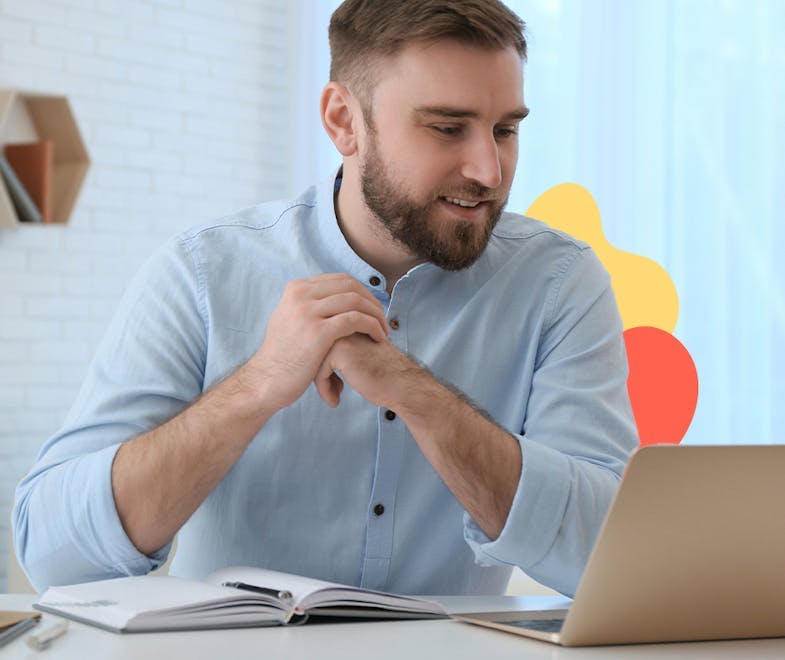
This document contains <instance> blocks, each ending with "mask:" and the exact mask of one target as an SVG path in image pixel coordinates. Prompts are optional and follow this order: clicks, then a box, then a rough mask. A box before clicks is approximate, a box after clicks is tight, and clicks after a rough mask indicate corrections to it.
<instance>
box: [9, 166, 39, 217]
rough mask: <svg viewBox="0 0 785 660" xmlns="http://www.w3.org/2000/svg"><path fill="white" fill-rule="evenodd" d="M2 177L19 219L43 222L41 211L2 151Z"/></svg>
mask: <svg viewBox="0 0 785 660" xmlns="http://www.w3.org/2000/svg"><path fill="white" fill-rule="evenodd" d="M0 179H2V181H3V183H5V188H6V190H7V191H8V196H9V197H10V198H11V203H12V204H13V205H14V209H15V210H16V215H17V217H18V218H19V220H20V221H21V222H41V212H40V211H39V210H38V207H37V206H36V205H35V202H34V201H33V200H32V199H31V198H30V195H29V194H28V193H27V190H26V189H25V187H24V186H23V185H22V182H21V181H20V180H19V177H18V176H16V172H14V168H13V167H11V164H10V163H9V162H8V161H7V160H6V157H5V156H4V155H3V154H2V153H0Z"/></svg>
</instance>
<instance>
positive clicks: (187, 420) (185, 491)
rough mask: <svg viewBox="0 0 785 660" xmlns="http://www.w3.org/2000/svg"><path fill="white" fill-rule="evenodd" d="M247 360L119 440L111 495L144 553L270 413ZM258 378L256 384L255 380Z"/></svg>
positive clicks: (163, 538) (167, 533)
mask: <svg viewBox="0 0 785 660" xmlns="http://www.w3.org/2000/svg"><path fill="white" fill-rule="evenodd" d="M248 369H250V367H249V366H248V365H246V366H244V367H241V368H240V369H239V370H238V371H237V372H235V374H233V375H232V376H230V377H229V378H227V379H226V380H224V381H223V382H221V383H219V384H218V385H216V386H215V387H214V388H213V389H212V390H210V391H209V392H207V393H205V394H204V395H203V396H202V397H200V398H199V399H198V400H197V401H196V402H194V403H193V404H192V405H191V406H189V407H188V408H186V409H185V410H184V411H183V412H181V413H180V414H179V415H177V416H176V417H174V418H172V419H171V420H169V421H168V422H166V423H165V424H163V425H161V426H159V427H158V428H156V429H154V430H152V431H149V432H147V433H145V434H143V435H140V436H138V437H136V438H134V439H133V440H130V441H128V442H126V443H125V444H123V446H122V447H121V448H120V449H119V451H118V452H117V454H116V456H115V460H114V463H113V464H112V492H113V495H114V500H115V505H116V507H117V512H118V515H119V517H120V521H121V522H122V525H123V528H124V530H125V532H126V534H127V535H128V537H129V538H130V539H131V541H132V542H133V543H134V545H135V546H136V547H137V548H138V549H139V550H140V551H141V552H143V553H145V554H150V553H152V552H155V551H156V550H158V549H159V548H161V547H162V546H164V545H165V544H166V543H168V542H169V541H170V540H171V538H172V537H173V536H174V534H175V533H176V532H177V530H178V529H179V528H180V527H181V526H182V525H183V524H184V523H185V522H186V521H187V520H188V518H189V517H190V516H191V514H192V513H193V512H194V511H195V510H196V509H197V508H198V507H199V505H200V504H201V503H202V502H203V501H204V499H205V498H206V497H207V496H208V495H209V494H210V491H212V489H213V488H214V487H215V486H216V485H217V484H218V483H219V482H220V481H221V479H223V477H224V476H225V475H226V473H227V472H228V471H229V470H230V469H231V467H232V465H234V463H235V462H236V461H237V459H238V458H239V457H240V455H241V454H242V453H243V451H244V450H245V448H246V447H247V446H248V444H249V443H250V441H251V440H252V439H253V437H254V436H255V435H256V433H257V432H258V431H259V429H261V428H262V426H264V424H265V423H266V421H267V420H268V419H269V418H270V416H272V414H273V413H274V412H275V408H271V407H270V406H267V405H265V403H264V401H265V395H264V392H263V391H262V388H261V387H252V386H250V385H249V383H250V380H251V379H248V378H247V377H246V376H247V373H246V372H247V370H248ZM257 382H258V381H257Z"/></svg>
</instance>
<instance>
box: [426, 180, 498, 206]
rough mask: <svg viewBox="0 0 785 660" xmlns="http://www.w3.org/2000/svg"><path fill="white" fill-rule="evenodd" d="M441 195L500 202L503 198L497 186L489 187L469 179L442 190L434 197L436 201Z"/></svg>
mask: <svg viewBox="0 0 785 660" xmlns="http://www.w3.org/2000/svg"><path fill="white" fill-rule="evenodd" d="M440 197H457V198H459V199H463V198H467V197H468V198H470V199H482V200H483V201H486V202H500V201H502V198H501V197H500V196H499V191H498V190H497V189H495V188H488V187H487V186H484V185H482V184H481V183H478V182H476V181H468V182H466V183H464V184H462V185H461V186H456V187H454V188H449V189H445V190H443V191H441V192H440V193H439V194H438V195H436V196H435V197H434V201H436V200H437V199H439V198H440Z"/></svg>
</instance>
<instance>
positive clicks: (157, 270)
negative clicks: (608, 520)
mask: <svg viewBox="0 0 785 660" xmlns="http://www.w3.org/2000/svg"><path fill="white" fill-rule="evenodd" d="M333 187H334V184H333V180H330V181H328V182H326V183H325V184H323V185H321V186H318V187H311V188H309V189H308V190H306V191H305V193H304V194H303V195H301V196H300V197H299V198H297V199H296V200H294V201H291V202H272V203H266V204H261V205H259V206H256V207H253V208H250V209H247V210H245V211H242V212H240V213H238V214H236V215H232V216H229V217H226V218H223V219H221V220H219V221H217V222H214V223H212V224H209V225H207V226H203V227H200V228H197V229H194V230H191V231H188V232H186V233H184V234H182V235H180V236H178V237H176V238H174V239H172V240H170V241H169V242H168V243H167V244H166V245H165V246H164V247H163V248H162V249H161V250H159V251H158V252H157V253H156V254H155V255H154V256H153V257H152V258H151V259H150V260H149V261H148V262H147V263H146V265H145V266H144V267H143V268H142V269H141V271H140V273H139V274H138V276H137V277H136V278H135V280H134V281H133V282H132V284H131V285H130V287H129V289H128V290H127V292H126V294H125V296H124V299H123V301H122V304H121V305H120V308H119V311H118V312H117V314H116V316H115V318H114V320H113V321H112V323H111V325H110V327H109V330H108V332H107V334H106V337H105V338H104V340H103V342H102V343H101V345H100V347H99V348H98V351H97V354H96V356H95V358H94V361H93V363H92V365H91V367H90V369H89V373H88V375H87V378H86V381H85V383H84V385H83V387H82V389H81V391H80V393H79V395H78V397H77V399H76V402H75V404H74V406H73V408H72V410H71V412H70V413H69V415H68V417H67V419H66V421H65V423H64V425H63V427H62V428H61V430H60V431H59V432H58V433H57V434H56V435H55V436H54V437H52V438H51V439H50V440H49V441H48V442H47V443H46V444H45V445H44V447H43V448H42V450H41V452H40V454H39V456H38V458H37V460H36V463H35V465H34V466H33V468H32V469H31V471H30V473H29V474H28V475H27V476H26V477H25V478H24V479H23V480H22V482H21V483H20V484H19V486H18V488H17V491H16V502H15V506H14V512H13V525H14V534H15V542H16V548H17V554H18V556H19V558H20V560H21V562H22V565H23V566H24V568H25V570H26V572H27V574H28V576H29V577H30V579H31V581H32V583H33V585H34V586H35V587H36V588H37V589H39V590H42V589H44V588H45V587H47V586H48V585H50V584H63V583H71V582H81V581H86V580H94V579H102V578H109V577H115V576H122V575H131V574H143V573H146V572H148V571H150V570H152V569H154V568H156V567H157V566H159V565H160V564H161V563H162V562H163V561H164V560H165V558H166V556H167V553H168V551H169V548H168V547H166V548H163V549H162V550H161V551H160V552H158V553H156V554H155V555H154V556H146V555H144V554H142V553H140V552H139V551H138V550H137V549H136V548H135V547H134V545H133V544H132V543H131V541H130V540H129V538H128V536H127V535H126V534H125V532H124V531H123V528H122V525H121V523H120V520H119V518H118V514H117V511H116V509H115V505H114V500H113V497H112V489H111V481H110V471H111V465H112V460H113V459H114V456H115V453H116V452H117V449H118V448H119V447H120V445H121V444H122V443H123V442H125V441H126V440H129V439H131V438H133V437H135V436H137V435H139V434H141V433H143V432H145V431H147V430H149V429H153V428H155V427H157V426H159V425H160V424H162V423H163V422H165V421H167V420H169V419H170V418H172V417H173V416H175V415H177V414H178V413H179V412H180V411H181V410H183V408H184V407H185V406H187V405H188V404H189V403H190V402H192V401H193V400H194V399H195V398H197V397H198V396H199V395H200V394H201V393H202V392H204V391H205V390H207V389H209V388H210V387H212V386H213V385H215V384H216V383H217V382H219V381H220V380H221V379H222V378H224V377H225V376H227V375H229V374H231V373H232V372H233V371H234V370H235V369H237V367H238V366H239V365H241V364H242V363H243V362H245V361H246V360H248V358H250V357H251V356H252V355H253V354H254V353H255V352H256V350H257V349H258V348H259V346H260V345H261V343H262V340H263V338H264V333H265V327H266V324H267V321H268V319H269V317H270V315H271V313H272V312H273V310H274V309H275V307H276V306H277V304H278V302H279V300H280V298H281V295H282V292H283V288H284V286H285V285H286V283H287V282H289V281H290V280H294V279H298V278H304V277H309V276H313V275H317V274H320V273H329V272H346V273H349V274H350V275H352V276H353V277H355V278H356V279H357V280H359V281H360V282H363V283H364V284H365V285H366V286H367V287H368V288H369V290H370V291H372V293H373V294H374V295H375V296H376V297H377V298H378V300H379V301H381V303H382V305H383V306H384V308H385V310H386V313H387V317H388V319H397V321H398V323H399V326H398V329H397V330H393V331H392V332H391V334H390V339H391V341H392V342H393V343H394V344H395V345H396V346H397V347H398V348H400V350H402V351H405V352H406V353H409V354H411V355H412V356H414V357H415V358H416V359H418V360H420V361H421V362H423V363H424V364H425V365H427V366H428V368H429V369H430V370H431V371H432V372H433V374H434V375H435V376H437V377H438V378H439V379H441V380H443V381H445V382H447V383H450V384H452V385H454V386H455V387H457V388H459V389H460V390H462V391H463V392H465V393H466V394H467V395H468V396H469V397H470V398H471V399H472V400H473V401H474V402H475V403H476V404H477V405H478V406H480V407H481V408H483V409H484V410H486V411H487V412H488V413H489V414H490V415H491V416H492V417H493V419H494V420H496V422H497V423H498V424H499V425H500V426H502V427H503V428H505V429H507V430H508V431H509V432H510V433H512V434H514V435H515V436H516V437H517V439H518V441H519V442H520V446H521V451H522V457H523V469H522V474H521V478H520V482H519V485H518V489H517V493H516V495H515V499H514V502H513V505H512V509H511V511H510V514H509V517H508V519H507V523H506V525H505V527H504V529H503V531H502V533H501V535H500V536H499V537H498V538H497V539H496V540H494V541H491V540H489V539H488V538H487V537H486V536H485V535H484V534H483V532H482V531H481V530H480V529H479V527H478V526H477V525H476V524H475V522H474V521H473V520H472V519H471V517H470V516H469V515H468V514H467V513H466V512H465V511H464V509H463V507H462V506H461V504H460V503H459V502H458V501H457V500H456V499H455V498H454V497H453V495H452V494H451V493H450V491H449V490H448V489H447V488H446V487H445V485H444V484H443V483H442V481H441V479H440V478H439V476H438V474H437V473H436V472H435V471H434V469H433V468H432V467H431V465H430V464H429V463H428V461H427V460H426V459H425V458H424V457H423V455H422V453H421V452H420V450H419V448H418V446H417V443H416V442H415V441H414V439H413V438H412V436H411V434H410V433H409V432H408V430H407V428H406V426H405V425H404V423H403V422H402V421H401V420H400V418H394V419H388V417H387V416H386V415H385V412H386V411H385V410H382V409H379V408H377V407H375V406H373V405H372V404H370V403H368V402H366V401H365V400H364V399H362V398H361V397H360V396H359V395H358V394H357V393H355V392H353V391H351V390H350V389H349V388H348V386H347V388H346V390H345V391H344V393H343V396H342V399H341V404H340V406H339V407H338V408H337V409H331V408H330V407H329V406H327V405H326V404H325V403H323V402H322V400H321V399H320V398H319V396H318V394H317V393H316V390H315V388H314V386H313V385H312V386H311V387H310V388H309V389H308V390H307V391H306V393H305V394H304V395H303V396H302V397H301V398H300V399H299V400H298V401H297V402H296V403H295V404H293V405H292V406H290V407H288V408H286V409H284V410H281V411H279V412H278V413H277V414H276V415H274V416H273V417H272V418H271V419H270V420H269V422H268V423H267V424H266V425H265V426H264V428H262V429H261V430H260V431H259V433H258V434H257V435H256V437H255V438H254V439H253V441H252V442H251V444H250V445H249V446H248V448H247V449H246V450H245V452H244V454H243V455H242V456H241V458H240V459H239V460H238V461H237V463H236V464H235V465H234V467H233V468H232V469H231V470H230V471H229V473H228V474H227V475H226V476H225V478H224V479H223V480H222V481H221V482H220V483H219V484H218V485H217V486H216V488H215V489H214V490H213V491H212V492H211V493H210V495H209V496H208V497H207V499H206V500H205V501H204V502H203V503H202V505H201V506H200V507H199V508H198V509H197V510H196V512H195V513H194V514H193V515H192V516H191V518H190V519H189V520H188V522H187V523H186V524H185V525H184V526H183V528H182V529H181V530H180V532H179V535H178V550H177V553H176V556H175V558H174V561H173V563H172V566H171V573H172V574H175V575H180V576H184V577H192V578H200V577H203V576H205V575H206V574H208V573H210V572H211V571H213V570H215V569H218V568H221V567H224V566H231V565H256V566H264V567H269V568H273V569H277V570H282V571H288V572H291V573H299V574H303V575H309V576H315V577H319V578H323V579H327V580H332V581H336V582H342V583H347V584H355V585H361V586H363V587H369V588H375V589H384V590H389V591H395V592H400V593H415V594H416V593H430V594H496V593H503V591H504V589H505V587H506V584H507V581H508V578H509V575H510V571H511V567H512V566H514V565H517V566H520V567H521V568H522V569H523V570H524V571H526V572H527V573H528V574H529V575H531V576H532V577H534V578H536V579H537V580H540V581H541V582H543V583H545V584H548V585H550V586H552V587H554V588H556V589H558V590H559V591H561V592H563V593H566V594H572V593H573V592H574V590H575V587H576V585H577V582H578V579H579V577H580V575H581V572H582V570H583V568H584V565H585V562H586V561H587V558H588V555H589V552H590V550H591V547H592V545H593V542H594V540H595V538H596V535H597V533H598V531H599V527H600V525H601V523H602V520H603V517H604V515H605V513H606V510H607V508H608V506H609V504H610V501H611V499H612V497H613V495H614V493H615V492H616V489H617V486H618V481H619V478H620V474H621V472H622V470H623V468H624V465H625V463H626V461H627V459H628V457H629V454H630V452H631V451H632V449H633V448H634V447H635V446H636V444H637V436H636V432H635V426H634V421H633V417H632V413H631V409H630V404H629V399H628V396H627V389H626V379H627V363H626V354H625V349H624V343H623V340H622V334H621V333H622V326H621V321H620V318H619V314H618V311H617V308H616V303H615V300H614V296H613V293H612V290H611V288H610V282H609V276H608V274H607V273H606V272H605V270H604V269H603V268H602V266H601V265H600V263H599V262H598V260H597V258H596V257H595V255H594V253H593V252H592V250H591V249H590V248H589V247H588V246H586V245H585V244H583V243H581V242H579V241H577V240H575V239H573V238H570V237H569V236H566V235H565V234H563V233H560V232H558V231H555V230H553V229H550V228H549V227H547V226H546V225H544V224H542V223H540V222H537V221H535V220H532V219H529V218H526V217H523V216H520V215H514V214H511V213H505V214H504V216H503V217H502V219H501V220H500V222H499V224H498V225H497V227H496V229H495V231H494V232H493V236H492V238H491V240H490V243H489V244H488V247H487V249H486V251H485V253H484V254H483V255H482V257H481V258H480V259H479V260H478V261H477V262H476V263H475V264H474V265H472V266H471V267H470V268H467V269H465V270H463V271H459V272H447V271H444V270H441V269H439V268H438V267H436V266H434V265H432V264H423V265H420V266H417V267H416V268H413V269H412V270H411V271H410V272H408V273H407V274H406V275H405V276H404V277H403V278H401V280H400V281H399V282H397V283H396V285H395V287H394V289H393V292H392V295H388V294H387V293H386V282H385V279H384V277H383V276H382V274H381V273H379V272H378V271H376V270H374V269H373V268H372V267H371V266H369V265H368V264H367V263H365V262H364V261H363V260H362V259H360V258H359V257H358V256H357V255H356V254H355V253H354V252H353V251H352V249H351V248H350V247H349V245H348V244H347V242H346V240H345V239H344V237H343V234H342V233H341V231H340V228H339V227H338V224H337V221H336V217H335V211H334V207H333ZM377 278H378V279H377ZM372 282H378V283H377V284H375V285H374V284H373V283H372ZM482 441H483V438H481V437H478V438H476V442H482ZM377 505H382V507H383V512H382V511H381V507H378V506H377ZM379 513H381V515H378V514H379Z"/></svg>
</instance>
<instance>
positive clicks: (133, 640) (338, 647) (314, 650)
mask: <svg viewBox="0 0 785 660" xmlns="http://www.w3.org/2000/svg"><path fill="white" fill-rule="evenodd" d="M34 600H35V596H33V595H28V594H24V595H21V594H20V595H15V594H10V595H0V609H14V610H24V609H30V608H31V606H32V603H33V602H34ZM439 600H440V601H441V602H442V603H443V604H444V606H445V608H446V609H448V610H449V611H453V612H457V611H469V610H472V609H476V610H486V611H492V610H497V609H513V608H516V607H529V608H532V607H538V606H539V607H558V603H559V599H555V598H546V600H544V601H543V600H538V599H536V598H532V597H520V596H518V597H515V596H499V597H497V598H476V599H469V598H465V599H459V598H455V597H452V598H448V597H445V598H440V599H439ZM56 619H57V617H55V616H53V615H49V614H44V616H43V623H42V624H39V625H47V623H50V622H52V621H54V620H56ZM39 629H40V628H39ZM25 637H26V635H22V636H21V637H19V638H17V639H15V640H14V641H13V642H11V643H10V644H8V645H7V646H5V647H3V648H0V657H1V658H3V660H5V659H6V658H9V660H10V659H12V658H24V659H25V660H32V659H35V658H40V659H42V660H43V659H46V658H50V659H51V660H55V659H57V660H86V659H89V660H92V659H93V658H96V659H104V658H106V659H107V660H158V659H162V660H163V659H167V660H169V659H172V658H174V659H177V658H184V659H187V660H215V659H216V658H217V659H219V660H244V659H245V658H249V659H250V658H253V659H254V660H258V659H259V658H263V659H264V660H287V659H292V660H300V659H302V660H306V659H307V660H312V659H319V660H333V659H335V660H350V659H352V658H361V659H363V660H366V659H368V660H371V659H372V660H388V659H390V660H392V659H393V658H394V659H396V660H397V659H400V658H403V659H404V660H419V659H421V658H422V659H427V660H435V659H437V660H438V659H439V658H450V659H451V660H463V659H466V660H486V659H488V658H490V659H492V660H506V659H508V658H509V659H510V660H512V659H513V658H514V659H515V660H561V659H565V658H566V659H573V660H606V659H607V658H610V659H611V660H613V659H616V658H618V659H619V660H621V659H625V660H627V659H631V660H642V659H645V660H650V659H654V658H668V659H678V658H684V659H687V658H689V659H690V660H692V659H694V658H705V659H706V660H723V659H730V658H733V659H734V660H738V659H740V658H743V659H744V660H755V659H759V658H760V659H763V658H766V659H767V660H770V659H772V658H785V639H760V640H749V641H733V642H700V643H697V642H694V643H689V644H644V645H639V646H617V647H609V646H605V647H595V648H579V649H578V648H573V649H566V648H561V647H558V646H554V645H551V644H547V643H545V642H537V641H534V640H527V639H525V638H523V637H519V636H517V635H509V634H506V633H503V632H497V631H494V630H488V629H485V628H480V627H477V626H471V625H468V624H464V623H458V622H457V621H448V620H436V621H434V620H432V621H385V622H379V623H340V624H314V625H305V626H300V627H291V628H286V627H280V628H245V629H236V630H205V631H196V632H183V633H144V634H137V635H118V634H115V633H110V632H106V631H104V630H100V629H98V628H92V627H90V626H85V625H82V624H79V623H75V622H73V621H71V623H70V628H69V630H68V632H67V633H66V634H65V636H63V637H61V638H60V639H58V640H57V641H56V642H55V643H54V644H53V645H52V647H51V648H50V649H49V650H46V651H42V652H40V653H36V652H35V651H31V650H30V649H29V648H28V647H27V645H26V644H25Z"/></svg>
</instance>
